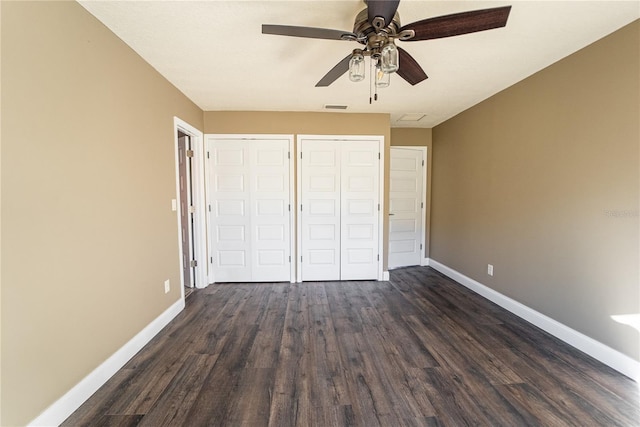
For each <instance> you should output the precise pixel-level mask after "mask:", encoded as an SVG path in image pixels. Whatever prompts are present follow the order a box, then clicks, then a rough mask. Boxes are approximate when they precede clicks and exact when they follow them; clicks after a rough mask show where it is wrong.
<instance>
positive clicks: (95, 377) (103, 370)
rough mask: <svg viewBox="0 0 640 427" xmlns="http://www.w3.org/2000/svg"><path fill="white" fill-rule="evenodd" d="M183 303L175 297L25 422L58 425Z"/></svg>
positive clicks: (140, 346) (181, 308)
mask: <svg viewBox="0 0 640 427" xmlns="http://www.w3.org/2000/svg"><path fill="white" fill-rule="evenodd" d="M184 306H185V305H184V299H182V298H181V299H179V300H178V301H176V302H175V303H174V304H173V305H171V306H170V307H169V308H167V309H166V310H165V311H164V313H162V314H161V315H160V316H158V317H156V318H155V319H154V320H153V321H152V322H151V323H149V324H148V325H147V326H146V327H145V328H144V329H142V330H141V331H140V332H138V333H137V334H136V336H134V337H133V338H131V339H130V340H129V341H128V342H127V343H126V344H125V345H123V346H122V347H120V349H119V350H118V351H116V352H115V353H114V354H112V355H111V357H109V358H108V359H107V360H105V361H104V362H102V363H101V364H100V366H98V367H97V368H96V369H94V370H93V371H92V372H91V373H90V374H89V375H87V376H86V377H84V378H83V379H82V380H81V381H80V382H79V383H78V384H76V385H75V386H74V387H73V388H72V389H71V390H69V391H68V392H66V393H65V394H64V395H63V396H62V397H61V398H60V399H58V400H57V401H55V402H54V403H53V404H52V405H51V406H49V407H48V408H47V409H45V410H44V411H43V412H42V413H41V414H40V415H39V416H38V417H37V418H36V419H34V420H33V421H31V422H30V423H29V424H28V425H29V426H53V425H56V426H57V425H60V424H61V423H62V422H63V421H64V420H66V419H67V418H68V417H69V416H70V415H71V414H72V413H73V412H74V411H75V410H76V409H78V408H79V407H80V405H82V404H83V403H84V402H85V401H86V400H87V399H89V397H91V395H92V394H93V393H95V392H96V391H97V390H98V389H99V388H100V387H102V385H104V384H105V383H106V382H107V381H108V380H109V379H110V378H111V377H112V376H113V375H114V374H115V373H116V372H117V371H118V370H119V369H120V368H122V367H123V366H124V365H125V364H126V363H127V362H128V361H129V360H130V359H131V358H132V357H133V356H135V354H136V353H137V352H138V351H140V350H141V349H142V348H143V347H144V346H145V345H146V344H147V343H148V342H149V341H151V339H152V338H153V337H155V336H156V335H157V334H158V332H160V331H161V330H162V328H164V327H165V326H166V325H167V324H168V323H169V322H170V321H171V320H173V319H174V318H175V317H176V316H177V315H178V314H179V313H180V312H181V311H182V310H183V309H184Z"/></svg>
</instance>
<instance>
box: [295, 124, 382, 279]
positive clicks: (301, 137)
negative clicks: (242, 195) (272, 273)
mask: <svg viewBox="0 0 640 427" xmlns="http://www.w3.org/2000/svg"><path fill="white" fill-rule="evenodd" d="M304 139H307V140H314V139H319V140H322V141H327V140H329V141H371V140H373V141H378V153H380V161H379V162H378V164H379V169H378V203H380V210H379V211H378V251H379V252H380V259H379V260H378V280H383V281H384V280H389V272H388V271H387V272H386V277H387V278H386V279H385V271H384V269H383V264H384V260H385V256H386V254H385V253H384V235H383V233H384V200H385V199H384V182H385V181H384V159H385V157H384V153H385V150H384V148H385V145H384V136H383V135H297V136H296V159H300V153H301V151H302V140H304ZM301 172H302V169H301V168H300V165H298V167H297V168H296V182H297V185H296V196H297V199H296V205H295V206H296V212H297V213H298V215H296V217H297V219H298V220H297V227H296V235H297V239H296V255H297V256H296V269H297V275H296V281H297V282H302V262H301V261H300V256H299V255H300V254H301V253H302V224H301V222H302V221H300V214H301V212H300V201H301V200H302V198H301V197H302V194H301V192H300V182H301V180H302V175H301Z"/></svg>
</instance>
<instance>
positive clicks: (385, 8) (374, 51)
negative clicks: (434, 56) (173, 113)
mask: <svg viewBox="0 0 640 427" xmlns="http://www.w3.org/2000/svg"><path fill="white" fill-rule="evenodd" d="M364 1H365V3H366V5H367V7H366V8H365V9H363V10H362V11H360V13H358V15H357V16H356V18H355V22H354V24H353V31H352V32H349V31H342V30H333V29H328V28H315V27H299V26H291V25H272V24H263V25H262V33H263V34H274V35H280V36H293V37H307V38H314V39H329V40H345V41H356V42H358V43H360V44H362V45H364V47H363V48H361V49H354V50H353V52H352V53H350V54H349V55H347V56H346V57H345V58H343V59H342V60H341V61H340V62H338V64H336V65H335V66H334V67H333V68H332V69H331V70H329V72H328V73H327V74H326V75H325V76H324V77H322V79H320V81H319V82H318V83H317V84H316V87H325V86H329V85H330V84H331V83H333V82H334V81H336V80H337V79H338V78H339V77H340V76H342V75H343V74H344V73H346V72H347V71H348V72H349V78H350V79H351V80H352V81H360V80H363V79H364V69H365V64H364V57H366V56H369V57H371V64H372V68H373V66H375V70H376V71H375V80H376V87H385V86H388V84H389V75H390V74H391V73H394V72H396V73H397V74H398V75H399V76H400V77H402V78H403V79H404V80H406V81H407V82H409V83H410V84H411V85H416V84H418V83H420V82H421V81H423V80H425V79H427V74H426V73H425V72H424V70H423V69H422V67H421V66H420V65H419V64H418V62H417V61H416V60H415V59H413V57H412V56H411V55H409V53H408V52H407V51H406V50H404V49H402V48H401V47H397V46H396V45H395V41H396V40H400V41H403V42H412V41H420V40H430V39H437V38H443V37H451V36H457V35H461V34H468V33H474V32H477V31H484V30H491V29H494V28H500V27H504V26H505V25H506V24H507V19H508V17H509V12H510V11H511V6H504V7H497V8H492V9H481V10H473V11H469V12H462V13H455V14H452V15H444V16H439V17H436V18H427V19H423V20H421V21H416V22H412V23H411V24H407V25H404V26H403V25H401V24H400V16H399V15H398V12H397V10H398V5H399V3H400V0H364Z"/></svg>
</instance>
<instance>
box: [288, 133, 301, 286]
mask: <svg viewBox="0 0 640 427" xmlns="http://www.w3.org/2000/svg"><path fill="white" fill-rule="evenodd" d="M287 139H289V206H290V208H289V246H290V248H289V254H290V255H291V262H290V263H289V264H290V266H289V268H290V274H291V276H289V281H290V282H291V283H295V282H296V262H295V260H296V258H297V255H298V253H297V248H298V246H297V245H296V236H295V235H294V234H295V233H294V230H296V221H297V220H298V215H296V203H297V199H296V198H295V175H296V173H295V170H294V165H295V163H294V162H295V159H294V157H295V155H296V153H294V152H293V135H287Z"/></svg>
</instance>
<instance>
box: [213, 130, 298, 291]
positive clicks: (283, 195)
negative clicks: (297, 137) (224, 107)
mask: <svg viewBox="0 0 640 427" xmlns="http://www.w3.org/2000/svg"><path fill="white" fill-rule="evenodd" d="M207 143H208V151H209V165H208V170H209V186H210V188H209V204H210V206H211V212H210V218H209V225H210V238H209V241H210V250H211V260H212V268H213V275H214V276H213V277H214V280H215V281H216V282H277V281H289V280H290V279H291V264H290V256H291V234H290V233H291V228H290V213H289V205H290V203H291V201H290V192H289V190H290V188H289V187H290V176H289V174H290V166H289V159H288V152H289V141H288V140H286V139H282V140H278V139H273V140H270V139H265V140H262V139H255V140H254V139H233V138H227V139H215V138H209V139H208V142H207Z"/></svg>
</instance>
